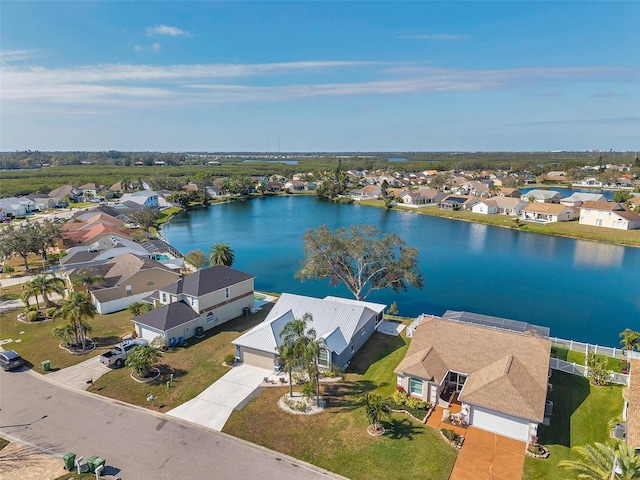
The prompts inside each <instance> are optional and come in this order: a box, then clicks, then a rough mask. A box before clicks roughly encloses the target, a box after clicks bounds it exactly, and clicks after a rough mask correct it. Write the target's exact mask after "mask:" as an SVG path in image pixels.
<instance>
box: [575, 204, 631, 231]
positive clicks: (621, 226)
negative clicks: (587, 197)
mask: <svg viewBox="0 0 640 480" xmlns="http://www.w3.org/2000/svg"><path fill="white" fill-rule="evenodd" d="M580 225H593V226H596V227H605V228H616V229H618V230H635V229H638V228H640V216H638V215H636V214H635V213H633V212H631V211H629V210H627V209H625V208H624V207H623V206H622V205H621V204H619V203H614V202H591V201H587V202H584V203H583V204H582V207H580Z"/></svg>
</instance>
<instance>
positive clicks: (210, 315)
mask: <svg viewBox="0 0 640 480" xmlns="http://www.w3.org/2000/svg"><path fill="white" fill-rule="evenodd" d="M214 320H215V318H213V312H209V313H207V323H211V322H213V321H214Z"/></svg>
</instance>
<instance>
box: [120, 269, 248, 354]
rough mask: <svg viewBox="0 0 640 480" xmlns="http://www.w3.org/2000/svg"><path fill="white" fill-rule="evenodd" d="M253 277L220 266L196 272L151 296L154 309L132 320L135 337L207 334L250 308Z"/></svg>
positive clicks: (168, 343) (151, 337)
mask: <svg viewBox="0 0 640 480" xmlns="http://www.w3.org/2000/svg"><path fill="white" fill-rule="evenodd" d="M254 279H255V277H254V276H253V275H249V274H247V273H243V272H240V271H238V270H234V269H232V268H229V267H224V266H222V265H218V266H214V267H211V268H206V269H204V270H199V271H197V272H195V273H192V274H190V275H187V276H185V277H183V278H181V279H180V280H177V281H176V282H174V283H172V284H170V285H167V286H166V287H164V288H161V289H159V290H158V291H156V292H154V293H153V294H152V296H151V300H152V301H153V304H154V305H155V307H156V308H155V309H153V310H151V311H150V312H147V313H145V314H143V315H140V316H137V317H135V318H133V319H132V320H131V321H132V322H133V323H134V324H135V328H136V332H137V334H138V336H139V337H142V338H145V339H147V340H149V341H153V340H154V339H155V338H156V337H158V336H161V337H163V338H164V343H165V345H171V343H172V340H171V339H174V342H175V341H176V340H178V339H180V338H183V339H186V338H190V337H193V336H194V335H196V333H197V331H199V330H201V331H205V330H209V329H211V328H213V327H216V326H218V325H221V324H223V323H225V322H227V321H229V320H231V319H233V318H236V317H239V316H240V315H242V314H243V313H246V312H248V311H249V310H251V309H252V308H253V305H254V303H253V285H254Z"/></svg>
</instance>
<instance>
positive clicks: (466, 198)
mask: <svg viewBox="0 0 640 480" xmlns="http://www.w3.org/2000/svg"><path fill="white" fill-rule="evenodd" d="M479 202H480V199H479V198H478V197H472V196H470V195H447V196H446V197H445V198H443V199H442V201H441V202H440V203H438V208H442V209H443V210H472V209H473V206H474V205H475V204H477V203H479Z"/></svg>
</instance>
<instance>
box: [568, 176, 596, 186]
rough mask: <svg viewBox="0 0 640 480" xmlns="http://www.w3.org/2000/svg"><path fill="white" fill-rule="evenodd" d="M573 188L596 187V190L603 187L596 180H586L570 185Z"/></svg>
mask: <svg viewBox="0 0 640 480" xmlns="http://www.w3.org/2000/svg"><path fill="white" fill-rule="evenodd" d="M571 185H572V186H574V187H597V188H602V187H603V186H604V184H603V183H602V182H601V181H600V180H598V179H596V178H593V177H591V178H587V179H585V180H580V181H579V182H574V183H572V184H571Z"/></svg>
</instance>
